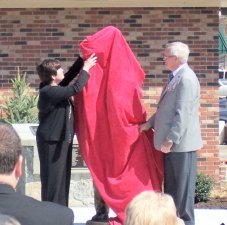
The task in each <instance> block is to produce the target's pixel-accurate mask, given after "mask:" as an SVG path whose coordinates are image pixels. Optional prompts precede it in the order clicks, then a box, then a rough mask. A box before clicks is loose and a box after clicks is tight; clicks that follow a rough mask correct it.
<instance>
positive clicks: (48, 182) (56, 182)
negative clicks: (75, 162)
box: [37, 138, 72, 206]
mask: <svg viewBox="0 0 227 225" xmlns="http://www.w3.org/2000/svg"><path fill="white" fill-rule="evenodd" d="M37 146H38V153H39V159H40V179H41V197H42V201H50V202H55V203H59V204H61V205H65V206H68V199H69V187H70V178H71V165H72V143H68V142H67V141H63V142H54V141H51V142H50V141H49V142H47V141H43V140H42V139H40V138H37Z"/></svg>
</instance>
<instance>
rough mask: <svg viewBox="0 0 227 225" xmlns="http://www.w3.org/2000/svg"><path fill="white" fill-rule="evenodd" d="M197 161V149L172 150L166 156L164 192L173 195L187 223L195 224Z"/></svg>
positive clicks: (181, 215)
mask: <svg viewBox="0 0 227 225" xmlns="http://www.w3.org/2000/svg"><path fill="white" fill-rule="evenodd" d="M196 162H197V156H196V151H192V152H171V153H168V154H165V157H164V168H165V169H164V192H165V193H167V194H170V195H171V196H172V197H173V199H174V202H175V204H176V208H177V213H178V216H179V217H180V218H181V219H183V220H184V222H185V225H194V224H195V216H194V198H195V182H196Z"/></svg>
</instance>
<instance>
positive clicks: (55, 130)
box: [37, 60, 89, 141]
mask: <svg viewBox="0 0 227 225" xmlns="http://www.w3.org/2000/svg"><path fill="white" fill-rule="evenodd" d="M82 65H83V61H82V62H81V61H80V60H79V61H78V60H77V61H76V62H75V63H74V65H73V66H72V67H71V68H70V70H69V72H68V73H66V74H65V78H64V79H63V80H62V82H61V83H60V84H59V85H58V86H51V85H45V84H44V85H43V84H41V87H40V91H39V100H38V109H39V127H38V129H37V137H39V138H42V139H43V140H45V141H64V140H67V139H69V135H70V132H71V135H72V133H73V129H72V128H73V124H74V122H73V121H69V114H70V108H71V109H73V104H72V102H71V99H70V97H71V96H73V95H75V94H76V93H78V92H80V91H81V90H82V88H83V87H84V86H85V84H86V82H87V80H88V78H89V74H88V73H87V72H86V71H84V70H82V71H81V72H80V74H79V75H78V78H77V79H76V80H75V81H74V82H73V84H71V85H68V84H69V82H70V81H72V80H73V78H74V77H75V76H76V75H77V74H78V72H79V71H80V69H81V67H82ZM67 85H68V86H67ZM73 114H74V113H73V112H71V116H73ZM71 127H72V128H71Z"/></svg>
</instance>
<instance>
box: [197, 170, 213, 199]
mask: <svg viewBox="0 0 227 225" xmlns="http://www.w3.org/2000/svg"><path fill="white" fill-rule="evenodd" d="M213 187H214V180H213V179H212V178H211V177H210V176H208V175H205V174H202V173H199V174H197V176H196V187H195V203H198V202H207V201H208V200H209V198H210V195H211V191H212V189H213Z"/></svg>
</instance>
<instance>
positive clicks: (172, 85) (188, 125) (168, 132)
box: [140, 42, 202, 225]
mask: <svg viewBox="0 0 227 225" xmlns="http://www.w3.org/2000/svg"><path fill="white" fill-rule="evenodd" d="M189 52H190V51H189V48H188V46H187V45H186V44H184V43H182V42H173V43H169V44H167V45H166V47H165V50H164V52H163V60H164V63H165V66H166V68H167V69H169V70H170V71H171V73H170V76H169V79H168V82H167V84H166V86H165V87H164V89H163V92H162V94H161V97H160V100H159V103H158V106H157V110H156V113H155V114H154V115H153V116H152V117H151V118H150V119H149V120H148V121H147V122H146V123H144V124H142V125H141V126H140V130H141V131H143V130H148V129H149V128H151V127H152V128H154V146H155V148H156V149H157V150H160V151H162V152H163V153H165V155H164V156H165V157H164V191H165V193H168V194H170V195H172V197H173V199H174V201H175V204H176V207H177V212H178V215H179V217H180V218H181V219H183V220H184V222H185V224H186V225H194V224H195V220H194V196H195V180H196V150H198V149H200V148H201V147H202V138H201V131H200V122H199V101H200V84H199V81H198V79H197V76H196V74H195V73H194V71H193V70H192V69H191V68H190V67H189V66H188V64H187V60H188V56H189Z"/></svg>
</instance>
